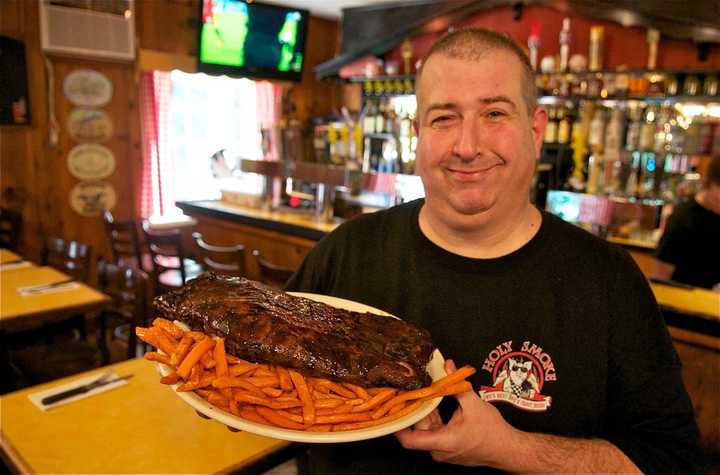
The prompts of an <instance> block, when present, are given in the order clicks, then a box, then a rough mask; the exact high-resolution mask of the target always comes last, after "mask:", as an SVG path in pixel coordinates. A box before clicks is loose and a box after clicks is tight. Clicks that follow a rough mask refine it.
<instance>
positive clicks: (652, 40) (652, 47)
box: [647, 28, 660, 71]
mask: <svg viewBox="0 0 720 475" xmlns="http://www.w3.org/2000/svg"><path fill="white" fill-rule="evenodd" d="M647 42H648V61H647V68H648V69H649V70H650V71H653V70H654V69H655V66H656V65H657V54H658V43H660V32H659V31H658V30H656V29H654V28H648V31H647Z"/></svg>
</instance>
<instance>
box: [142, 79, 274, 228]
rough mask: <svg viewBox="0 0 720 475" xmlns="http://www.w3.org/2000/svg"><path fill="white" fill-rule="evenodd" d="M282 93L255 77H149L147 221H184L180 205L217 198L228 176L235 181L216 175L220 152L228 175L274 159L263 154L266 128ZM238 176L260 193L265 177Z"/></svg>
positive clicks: (146, 110) (145, 85)
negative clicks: (241, 165)
mask: <svg viewBox="0 0 720 475" xmlns="http://www.w3.org/2000/svg"><path fill="white" fill-rule="evenodd" d="M280 92H281V90H280V88H279V87H277V86H273V85H271V84H269V83H267V82H255V81H251V80H249V79H233V78H229V77H226V76H222V77H214V76H208V75H206V74H188V73H184V72H181V71H172V72H171V73H163V72H159V71H154V72H152V73H144V75H143V87H142V89H141V101H142V102H143V144H144V147H143V150H144V152H143V161H144V164H143V190H142V197H143V198H142V203H141V210H140V213H141V215H142V216H143V217H154V218H158V217H164V218H168V217H172V216H178V215H180V214H181V211H180V210H179V209H178V208H176V207H175V204H174V203H175V201H176V200H177V201H192V200H206V199H218V198H219V197H220V187H221V184H222V178H223V175H225V178H227V179H229V178H230V170H227V169H224V170H218V169H217V168H216V169H215V173H213V167H211V157H212V156H213V155H214V154H216V153H217V152H218V151H220V150H224V156H225V157H226V159H228V161H229V162H230V163H229V168H230V169H232V168H233V167H235V166H237V165H238V162H237V160H239V159H241V158H247V159H253V160H262V159H263V158H265V159H268V158H271V157H268V156H267V155H264V154H263V149H262V140H261V137H262V135H261V129H262V128H267V127H270V126H272V124H273V123H274V121H275V117H276V114H275V111H276V106H278V105H279V97H280ZM268 104H270V108H269V109H271V110H270V112H268ZM236 174H237V173H236ZM218 175H219V176H218ZM237 178H241V179H242V184H243V187H248V188H249V189H251V190H252V189H253V188H259V187H262V178H261V177H259V176H255V175H249V176H248V174H246V175H244V176H242V177H237V176H236V177H234V179H237Z"/></svg>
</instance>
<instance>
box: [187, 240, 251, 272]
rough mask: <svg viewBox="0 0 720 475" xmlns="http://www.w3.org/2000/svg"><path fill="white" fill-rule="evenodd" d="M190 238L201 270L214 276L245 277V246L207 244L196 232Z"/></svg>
mask: <svg viewBox="0 0 720 475" xmlns="http://www.w3.org/2000/svg"><path fill="white" fill-rule="evenodd" d="M192 237H193V239H195V244H196V245H197V251H198V256H197V257H198V263H199V264H200V266H201V267H202V268H203V270H205V271H212V272H215V273H216V274H223V275H233V276H237V277H243V276H245V246H243V245H241V244H236V245H234V246H217V245H215V244H208V242H207V241H205V240H204V239H203V236H202V234H200V233H198V232H195V233H193V234H192Z"/></svg>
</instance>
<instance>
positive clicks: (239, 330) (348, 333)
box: [154, 273, 433, 389]
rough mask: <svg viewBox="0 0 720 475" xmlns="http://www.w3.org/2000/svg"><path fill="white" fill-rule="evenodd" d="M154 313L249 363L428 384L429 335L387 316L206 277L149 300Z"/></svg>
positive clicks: (376, 381) (375, 381) (409, 385)
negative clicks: (210, 338) (222, 343)
mask: <svg viewBox="0 0 720 475" xmlns="http://www.w3.org/2000/svg"><path fill="white" fill-rule="evenodd" d="M154 308H155V311H156V314H157V316H161V317H164V318H167V319H169V320H178V321H180V322H183V323H185V324H186V325H188V326H189V327H190V328H192V329H193V330H198V331H202V332H204V333H206V334H208V335H211V336H218V337H222V338H225V346H226V351H227V352H228V353H229V354H231V355H234V356H237V357H238V358H243V359H247V360H249V361H254V362H257V363H266V364H273V365H278V366H284V367H287V368H293V369H295V370H297V371H299V372H302V373H303V374H305V375H307V376H315V377H322V378H328V379H331V380H335V381H339V382H347V383H354V384H357V385H361V386H364V387H372V386H392V387H396V388H401V389H416V388H419V387H422V386H426V385H427V384H429V383H430V376H429V375H428V373H427V371H426V369H425V368H426V366H427V363H428V361H429V360H430V356H431V353H432V350H433V346H432V342H431V341H430V333H429V332H428V331H427V330H424V329H420V328H418V327H416V326H414V325H412V324H410V323H406V322H403V321H402V320H398V319H395V318H390V317H385V316H380V315H375V314H372V313H358V312H352V311H348V310H343V309H338V308H335V307H332V306H330V305H326V304H324V303H320V302H315V301H313V300H309V299H306V298H303V297H298V296H293V295H290V294H288V293H285V292H283V291H280V290H275V289H270V288H268V287H266V286H264V285H262V284H260V283H258V282H255V281H252V280H248V279H245V278H238V277H226V276H218V275H215V274H212V273H208V274H203V275H201V276H200V277H198V278H197V279H194V280H191V281H189V282H188V283H187V284H186V285H185V287H183V288H182V289H180V290H176V291H172V292H169V293H166V294H164V295H161V296H159V297H157V298H156V299H155V301H154Z"/></svg>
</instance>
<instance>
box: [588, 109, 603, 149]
mask: <svg viewBox="0 0 720 475" xmlns="http://www.w3.org/2000/svg"><path fill="white" fill-rule="evenodd" d="M604 138H605V111H604V109H603V108H602V107H598V108H597V109H595V114H593V119H592V122H590V132H589V133H588V145H590V148H595V149H597V150H600V151H601V150H602V148H603V139H604ZM593 153H597V151H596V150H594V151H593Z"/></svg>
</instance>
